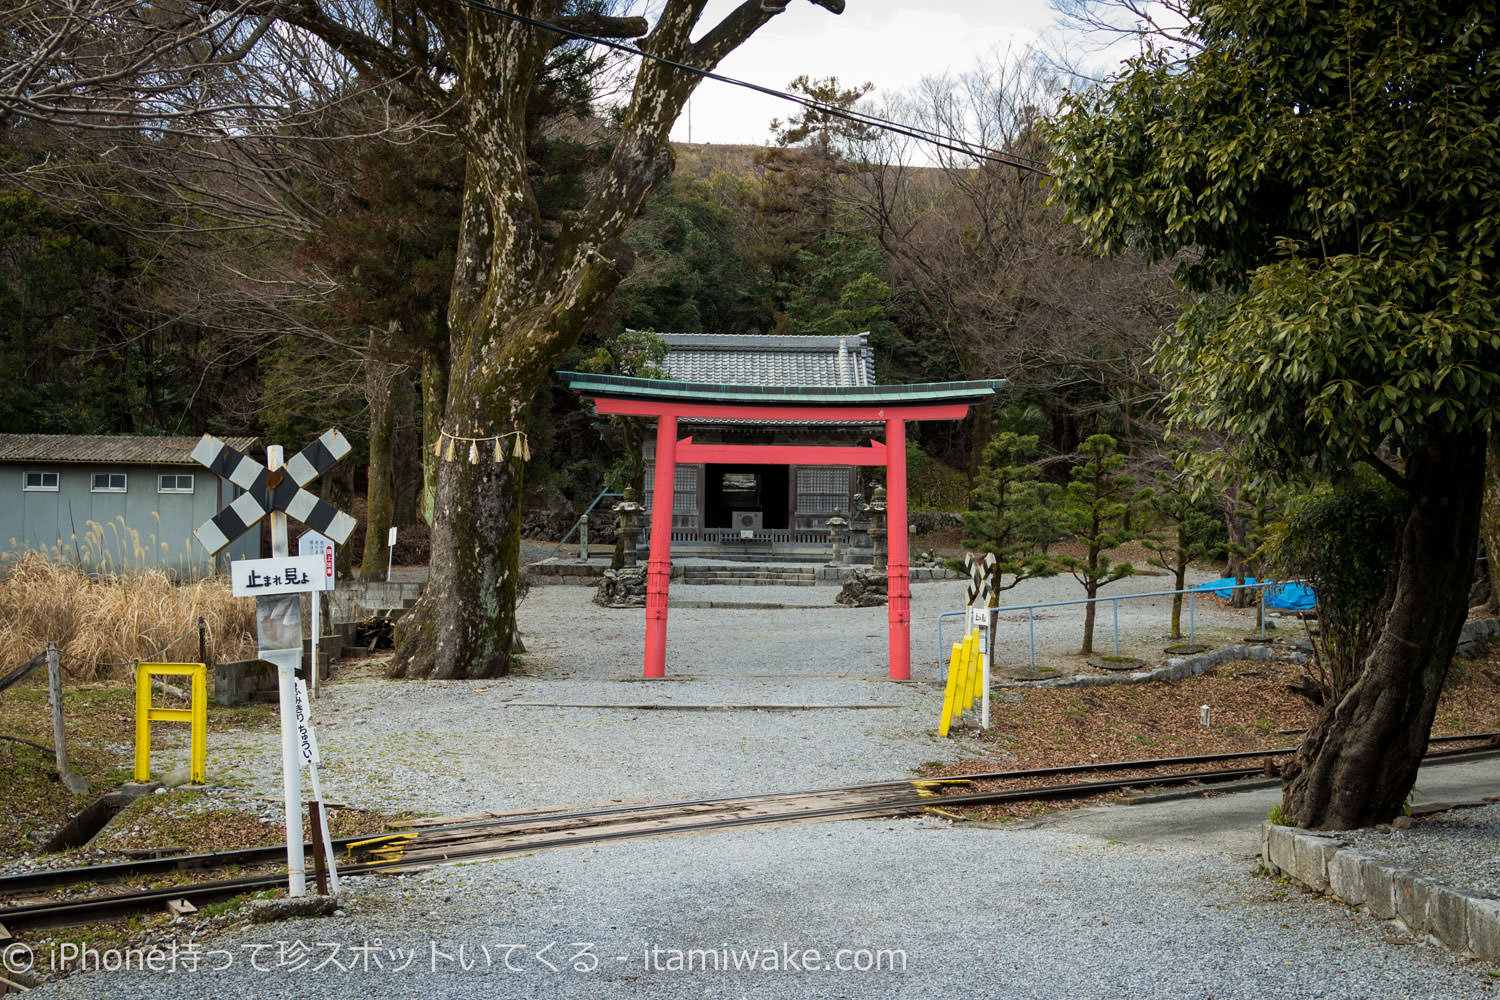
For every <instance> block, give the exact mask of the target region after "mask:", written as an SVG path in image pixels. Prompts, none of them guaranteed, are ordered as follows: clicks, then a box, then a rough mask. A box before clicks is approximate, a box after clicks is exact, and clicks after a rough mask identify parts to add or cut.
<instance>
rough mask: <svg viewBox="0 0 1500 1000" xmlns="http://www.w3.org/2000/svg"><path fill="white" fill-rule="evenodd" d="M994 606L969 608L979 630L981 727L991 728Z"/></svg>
mask: <svg viewBox="0 0 1500 1000" xmlns="http://www.w3.org/2000/svg"><path fill="white" fill-rule="evenodd" d="M994 615H995V609H994V608H986V607H980V606H975V607H971V608H969V624H970V626H971V627H972V628H977V629H978V630H979V671H980V673H979V678H980V681H979V687H980V702H979V728H981V729H988V728H990V625H991V622H992V620H993V618H994Z"/></svg>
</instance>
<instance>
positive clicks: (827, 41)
mask: <svg viewBox="0 0 1500 1000" xmlns="http://www.w3.org/2000/svg"><path fill="white" fill-rule="evenodd" d="M738 2H740V0H710V3H709V5H708V12H707V16H706V17H705V18H704V20H703V23H704V24H717V23H718V21H719V20H720V19H721V18H722V17H723V15H724V14H725V13H726V12H727V11H729V10H732V9H733V8H734V6H735V4H737V3H738ZM1052 20H1053V14H1052V11H1051V9H1050V8H1049V7H1048V5H1047V0H848V3H847V6H846V7H845V9H844V12H843V13H842V14H838V15H834V14H831V13H829V12H828V11H826V10H824V9H823V8H822V7H818V6H815V5H814V4H812V3H810V2H808V0H792V2H791V3H790V4H789V5H788V6H787V9H786V12H785V13H782V14H779V15H777V16H776V17H774V18H772V19H771V22H770V23H769V24H767V25H766V26H765V27H764V28H762V29H761V30H760V31H758V32H757V33H756V34H755V35H754V37H752V38H751V39H750V40H749V41H748V42H746V43H745V44H744V45H742V46H740V48H739V49H738V50H737V51H735V52H734V53H732V54H731V55H730V56H729V57H728V58H727V59H725V60H724V61H723V62H722V63H721V64H720V65H719V68H718V72H720V73H722V74H724V75H725V76H732V77H736V78H738V79H741V80H748V81H750V82H751V83H757V84H760V85H762V86H766V87H773V88H775V89H777V90H785V89H786V86H787V84H788V83H790V82H791V81H792V80H793V79H794V78H796V77H797V76H800V75H802V74H804V73H805V74H807V75H808V76H810V77H814V78H817V77H824V76H836V77H838V78H839V82H840V83H841V84H843V85H845V86H853V85H856V84H860V83H865V82H867V81H868V82H869V83H873V84H874V85H875V88H876V89H875V96H876V97H877V98H878V97H880V96H882V95H885V94H895V93H899V92H901V91H903V90H907V89H910V88H911V87H912V86H913V85H914V84H915V83H916V82H917V81H918V80H920V79H921V78H922V77H924V76H931V75H937V74H940V73H942V72H943V71H944V70H951V71H952V72H953V73H954V74H958V73H962V72H965V71H967V70H970V69H972V68H974V66H975V64H976V62H977V61H978V60H979V59H980V58H981V57H983V56H986V55H989V54H992V53H994V52H996V51H1000V52H1004V51H1005V50H1007V49H1015V50H1017V51H1019V50H1021V49H1023V48H1024V47H1025V46H1027V45H1028V44H1030V43H1032V42H1035V41H1036V40H1037V38H1038V36H1039V35H1040V34H1041V32H1042V31H1043V30H1045V29H1046V28H1047V27H1048V25H1050V24H1051V23H1052ZM795 110H796V108H795V106H794V105H791V104H788V103H787V102H785V101H779V100H776V99H774V98H771V97H766V96H764V95H760V94H753V93H751V92H749V91H746V90H744V89H743V88H740V87H732V86H729V85H727V84H723V83H718V82H715V81H713V80H704V81H703V82H702V83H701V84H699V85H698V89H697V91H696V92H695V93H694V95H693V98H692V100H691V102H690V103H689V105H688V111H687V113H686V114H684V115H683V116H682V117H681V118H680V119H678V122H677V128H676V129H675V130H674V131H673V132H672V138H674V139H677V140H680V141H687V140H689V138H691V141H693V142H715V143H756V144H759V143H765V142H766V141H767V139H768V137H769V135H770V127H769V123H770V121H771V119H772V118H778V117H780V118H785V117H786V116H787V115H788V114H789V113H793V112H795Z"/></svg>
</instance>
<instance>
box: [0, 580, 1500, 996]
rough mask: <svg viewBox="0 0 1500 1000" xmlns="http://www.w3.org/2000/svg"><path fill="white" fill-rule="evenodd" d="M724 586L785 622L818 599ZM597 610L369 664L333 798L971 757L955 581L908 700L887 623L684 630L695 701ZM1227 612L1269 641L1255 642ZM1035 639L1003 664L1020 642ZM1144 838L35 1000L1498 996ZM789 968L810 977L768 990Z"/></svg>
mask: <svg viewBox="0 0 1500 1000" xmlns="http://www.w3.org/2000/svg"><path fill="white" fill-rule="evenodd" d="M1119 586H1120V590H1121V592H1124V590H1126V589H1127V588H1135V589H1139V590H1152V589H1160V586H1161V583H1160V580H1158V579H1153V578H1140V579H1135V580H1130V581H1126V582H1125V583H1123V584H1121V585H1119ZM714 589H715V590H716V592H720V593H722V597H721V598H720V599H725V600H728V599H734V598H733V597H732V596H731V595H732V592H733V591H735V590H737V589H738V590H741V591H742V592H751V591H753V596H751V595H750V594H748V593H747V594H746V596H745V597H744V599H747V600H766V599H767V595H768V594H771V593H774V592H775V591H777V590H778V589H779V590H783V591H787V590H791V589H792V588H767V587H755V588H728V587H725V588H714ZM796 589H797V590H799V591H808V590H813V589H815V588H796ZM589 594H590V591H589V590H588V589H587V588H574V587H545V588H536V589H535V590H533V591H532V593H531V595H530V596H529V598H528V599H527V601H526V603H525V605H524V606H523V609H522V625H523V628H524V630H525V635H526V639H527V643H528V646H529V648H530V653H529V654H528V655H527V658H526V673H525V674H524V675H518V676H512V677H508V678H503V679H500V680H495V681H485V682H453V683H449V682H402V683H392V682H386V681H381V680H376V679H370V678H365V679H360V678H359V677H358V673H357V671H353V670H348V671H346V673H345V676H344V677H343V678H340V679H338V680H337V681H336V682H335V683H332V684H330V685H328V686H326V687H325V688H324V692H323V694H322V695H321V696H320V698H319V699H318V701H317V702H316V704H315V706H314V710H313V721H314V723H315V724H316V726H317V727H318V736H319V743H320V745H321V750H322V755H323V761H324V764H323V779H324V785H325V790H326V792H327V795H328V798H330V799H331V800H334V801H340V802H345V803H348V804H350V805H358V806H364V807H385V808H410V809H417V810H422V811H428V812H439V813H454V812H468V811H473V810H479V809H513V808H524V807H533V806H562V805H565V804H569V803H582V802H602V801H611V800H634V799H648V800H668V799H677V798H698V797H704V796H711V795H721V794H733V793H748V792H763V791H773V790H775V791H784V790H789V789H793V788H799V787H820V786H826V785H832V784H843V783H853V782H859V781H868V780H879V779H888V778H892V777H899V776H902V775H905V774H908V773H910V770H911V768H912V767H914V766H915V765H917V764H919V763H921V762H923V761H925V760H932V759H950V758H952V757H954V756H957V755H960V754H962V753H963V752H964V750H965V747H964V744H963V743H962V741H938V740H936V739H935V738H934V737H933V736H932V731H933V729H934V727H935V724H936V718H937V707H938V706H937V702H938V699H939V698H940V697H941V689H940V686H939V683H938V677H939V671H938V667H937V663H936V639H937V636H936V618H937V615H938V614H939V613H940V612H943V611H948V610H953V609H956V608H960V607H962V601H963V586H962V584H961V583H949V584H942V583H940V584H930V585H924V586H919V587H917V588H916V590H915V594H914V600H913V622H914V627H913V653H914V656H913V668H914V670H913V672H914V675H915V676H916V678H917V679H916V680H914V681H912V682H908V683H895V684H893V683H891V682H890V681H888V680H886V679H885V672H886V660H885V644H886V631H885V609H884V608H874V609H842V608H841V609H836V610H835V609H827V608H819V609H811V608H809V609H801V608H799V609H792V610H785V611H764V612H762V611H756V612H744V613H737V612H726V611H723V610H714V609H703V610H695V609H679V610H674V611H673V612H672V617H671V623H670V629H669V645H668V673H669V677H668V679H667V680H665V681H653V682H643V681H641V680H640V679H639V670H640V650H641V642H642V635H643V615H642V614H641V612H639V611H606V610H604V609H599V608H596V607H594V606H593V605H592V604H590V603H588V596H589ZM1071 596H1073V587H1072V585H1071V583H1068V584H1066V585H1065V584H1064V582H1063V581H1057V580H1052V581H1038V582H1036V585H1034V586H1030V587H1028V588H1027V589H1025V590H1023V591H1021V592H1020V593H1016V592H1012V594H1010V595H1009V597H1010V599H1011V600H1010V602H1009V603H1019V602H1020V601H1022V600H1031V601H1040V600H1049V599H1068V598H1070V597H1071ZM1127 609H1129V610H1127ZM1213 614H1214V612H1205V617H1206V618H1208V617H1210V616H1211V615H1213ZM1121 617H1122V625H1124V626H1125V627H1126V629H1127V632H1130V631H1131V630H1134V631H1136V632H1142V633H1150V632H1152V631H1153V630H1155V631H1156V632H1164V631H1165V630H1164V628H1163V624H1164V619H1163V617H1162V613H1161V610H1160V609H1156V610H1155V611H1154V612H1153V611H1148V610H1146V609H1142V608H1139V606H1136V605H1128V604H1127V605H1122V606H1121ZM1222 617H1223V618H1224V623H1223V624H1222V626H1221V627H1223V628H1224V629H1226V630H1227V631H1234V630H1235V629H1237V630H1238V632H1237V634H1239V635H1243V634H1244V621H1245V620H1244V618H1243V617H1242V616H1236V615H1231V614H1223V615H1222ZM1104 620H1105V621H1108V619H1107V618H1105V619H1104ZM1012 624H1014V623H1012ZM1077 624H1078V621H1077V618H1076V616H1070V617H1066V618H1064V617H1063V616H1062V615H1061V614H1060V615H1059V616H1058V618H1057V619H1049V623H1048V626H1047V627H1055V628H1056V629H1057V631H1056V633H1055V640H1054V641H1056V642H1057V643H1059V644H1061V643H1065V642H1066V643H1076V641H1077V633H1076V629H1077ZM1211 627H1213V623H1212V622H1207V621H1206V622H1205V628H1211ZM952 628H953V631H951V632H949V633H948V635H949V637H951V636H952V635H953V634H954V633H955V632H956V629H957V626H956V625H955V626H952ZM1024 629H1025V625H1024V622H1023V623H1022V624H1021V625H1020V626H1019V628H1013V629H1012V630H1011V631H1010V632H1009V633H1007V635H1006V636H1004V637H1003V638H1004V639H1005V640H1006V641H1009V642H1012V643H1014V642H1016V641H1018V639H1019V640H1020V641H1024V637H1025V633H1024V631H1023V630H1024ZM1042 629H1043V625H1042V623H1041V622H1039V623H1038V631H1039V633H1040V632H1041V631H1042ZM1153 641H1156V640H1154V639H1153ZM1023 648H1024V647H1023ZM929 651H931V652H929ZM278 751H279V746H278V742H277V738H276V735H275V734H274V733H245V732H214V733H211V734H210V753H209V773H210V778H211V779H213V780H215V781H224V782H226V783H229V784H232V785H237V786H240V787H241V788H244V789H247V790H249V791H254V792H258V793H260V794H266V795H271V796H279V793H280V777H279V774H280V771H279V754H278ZM162 756H163V759H165V758H166V756H168V755H165V754H164V755H162ZM1179 805H1181V807H1182V808H1184V809H1191V808H1194V804H1192V803H1180V804H1179ZM1168 826H1169V827H1173V828H1174V829H1175V828H1176V826H1175V825H1174V824H1171V823H1170V822H1169V823H1168ZM1426 827H1427V824H1421V825H1419V827H1418V828H1416V829H1414V830H1413V831H1411V832H1412V834H1414V835H1418V836H1419V835H1420V834H1421V833H1422V832H1424V831H1425V828H1426ZM1118 836H1120V834H1119V832H1118V831H1111V832H1109V833H1107V834H1104V835H1087V834H1083V833H1080V832H1072V831H1069V830H1068V828H1067V820H1066V818H1054V820H1053V821H1052V822H1050V823H1048V824H1047V825H1045V826H1041V825H1038V826H1026V825H1020V824H1018V825H1015V826H1007V827H1004V828H1000V829H993V828H977V827H974V826H962V825H961V826H957V827H953V826H949V825H948V824H947V823H946V822H942V821H938V820H935V819H931V818H929V819H924V820H903V821H854V822H844V823H837V824H818V825H812V824H809V825H798V826H786V827H780V828H776V829H762V830H741V831H733V832H726V833H722V834H713V835H705V836H700V837H692V838H678V839H672V840H660V841H638V842H633V843H623V844H615V845H608V846H600V847H597V848H580V849H576V850H569V851H558V852H548V853H544V854H538V855H533V856H528V857H521V858H514V859H508V860H504V861H496V862H482V863H471V864H464V865H456V866H454V867H450V868H445V869H440V870H435V871H432V872H428V873H421V874H416V875H411V876H405V877H396V878H391V879H388V880H382V881H379V882H375V881H370V882H365V883H356V884H355V885H354V887H353V890H352V891H353V895H352V897H351V899H350V900H349V902H348V906H347V912H346V914H345V915H344V916H342V917H333V918H327V919H323V920H316V921H312V920H302V921H291V922H286V923H281V924H271V925H254V926H250V927H245V928H242V929H240V930H237V931H234V932H232V933H231V934H230V935H228V936H227V937H218V938H214V939H211V940H208V941H206V942H204V943H202V945H201V948H200V950H199V951H198V952H197V955H198V957H199V960H200V962H201V964H200V965H199V966H198V967H197V969H196V970H195V971H194V970H189V969H188V967H187V962H188V961H189V959H187V958H186V957H184V955H186V954H190V953H183V952H179V953H178V959H177V962H178V964H177V965H176V966H175V970H176V971H174V972H169V974H162V972H160V971H157V972H146V973H141V972H139V971H129V970H127V971H124V972H116V973H111V972H97V973H84V974H79V975H75V976H73V977H70V978H69V979H67V980H64V981H62V982H59V983H55V984H50V985H47V986H45V987H43V988H41V989H39V990H37V991H35V992H34V994H33V995H35V996H37V997H39V998H40V997H73V998H85V997H136V996H139V997H151V998H164V1000H176V998H184V1000H185V998H190V997H191V998H204V997H226V998H228V997H233V998H242V997H245V998H259V997H265V998H271V997H276V998H281V997H304V996H316V997H360V998H362V1000H378V998H385V997H392V998H395V997H403V998H404V997H412V996H422V997H438V998H445V997H454V998H460V997H462V998H469V997H475V996H486V997H517V998H521V997H525V998H534V997H542V996H545V997H549V998H550V997H560V998H570V997H580V998H583V997H587V998H596V997H616V996H619V997H636V996H649V997H652V998H668V1000H670V998H688V997H694V998H697V997H776V998H782V997H788V998H812V997H856V996H894V997H924V998H925V997H933V996H938V997H950V996H951V997H960V996H962V997H970V996H972V997H995V998H1005V1000H1023V998H1028V997H1049V998H1053V997H1067V998H1069V1000H1073V998H1094V997H1098V998H1101V1000H1102V998H1110V1000H1114V998H1118V997H1124V996H1132V997H1217V998H1227V997H1244V998H1256V1000H1263V998H1279V997H1287V998H1292V997H1296V998H1304V997H1339V998H1345V997H1370V998H1385V997H1391V998H1396V997H1400V998H1414V997H1443V998H1467V997H1480V996H1491V995H1493V992H1494V990H1495V988H1496V987H1495V983H1496V980H1494V979H1493V978H1491V977H1490V976H1489V975H1488V970H1486V969H1485V968H1484V967H1482V966H1479V965H1477V964H1474V963H1466V962H1463V961H1462V960H1460V959H1457V958H1454V957H1453V956H1452V955H1450V954H1449V953H1447V952H1446V951H1444V950H1442V949H1440V948H1435V947H1429V946H1427V945H1424V944H1422V943H1420V942H1415V941H1413V940H1411V939H1407V938H1403V937H1398V936H1396V935H1395V933H1394V932H1393V931H1391V930H1390V929H1389V928H1387V927H1385V926H1383V925H1381V924H1379V923H1378V922H1377V921H1375V920H1373V918H1369V917H1366V916H1362V915H1360V914H1358V913H1355V912H1353V911H1351V910H1348V909H1347V908H1342V907H1337V906H1333V905H1330V904H1328V903H1326V902H1325V901H1321V900H1318V899H1315V898H1313V897H1309V896H1305V895H1304V894H1302V893H1299V892H1296V891H1289V890H1287V889H1286V888H1285V887H1282V886H1278V885H1276V884H1275V883H1274V882H1272V881H1271V880H1269V879H1265V878H1261V877H1257V876H1254V875H1253V874H1252V872H1253V869H1254V867H1255V866H1254V863H1253V861H1252V859H1250V858H1247V857H1245V856H1243V855H1235V854H1226V853H1224V852H1223V851H1222V850H1220V849H1214V848H1210V847H1206V846H1197V847H1195V846H1193V845H1192V844H1191V843H1183V842H1174V843H1172V844H1171V846H1164V845H1160V844H1157V845H1152V844H1149V843H1135V844H1123V843H1121V842H1120V841H1119V840H1118V839H1116V838H1117V837H1118ZM511 945H520V946H522V947H519V948H516V949H514V950H508V946H511ZM549 946H550V947H549ZM783 946H785V948H786V949H788V950H787V951H783ZM653 947H654V948H656V949H657V951H656V952H655V953H654V956H655V957H654V958H652V957H651V956H652V954H653V953H652V952H651V951H650V949H651V948H653ZM460 948H462V949H463V950H462V952H460ZM724 948H729V949H756V948H758V949H774V952H767V951H761V952H758V953H756V955H755V960H756V962H757V964H758V965H759V966H760V970H759V971H755V972H750V971H744V970H739V971H719V972H705V971H702V970H701V969H699V970H696V971H687V970H684V969H681V968H679V967H674V966H676V963H679V962H686V961H687V957H686V955H685V954H684V952H685V950H687V949H710V950H714V951H716V952H718V950H719V949H724ZM808 948H815V949H818V950H819V952H820V953H821V954H820V958H821V959H822V960H826V961H829V962H834V961H837V960H839V957H840V956H839V950H840V949H853V951H852V952H851V953H849V954H847V955H844V956H842V957H843V959H844V960H845V961H846V963H847V962H853V963H855V964H859V963H864V962H870V961H876V960H881V955H880V954H878V953H880V952H881V950H882V949H884V950H886V951H885V953H884V956H883V960H884V961H885V962H886V963H887V964H890V963H892V962H895V963H896V964H898V965H899V964H900V963H899V961H898V953H899V955H900V956H902V957H904V963H905V966H904V968H897V969H896V970H894V971H892V970H891V969H889V968H884V969H881V970H879V971H869V972H863V973H862V972H859V971H847V970H844V971H840V970H832V971H823V970H819V971H809V970H808V969H807V968H806V966H807V965H808V964H809V962H808V956H807V954H806V952H805V951H803V950H802V949H808ZM861 949H865V950H863V951H862V950H861ZM538 952H540V953H541V954H540V957H538ZM773 953H774V955H775V956H776V964H778V965H781V964H783V963H784V957H785V956H786V955H788V954H794V955H795V957H796V961H797V964H798V966H799V968H798V969H796V970H788V969H781V970H780V971H766V970H765V966H766V965H767V964H769V962H770V958H769V957H768V956H769V955H771V954H773ZM507 955H508V956H509V958H510V964H511V966H512V967H513V968H511V969H508V968H506V964H505V958H506V956H507ZM10 957H11V958H12V960H14V956H10ZM168 957H169V956H168ZM718 957H720V959H721V960H722V957H723V956H722V952H720V953H719V955H718ZM744 957H745V953H743V952H742V953H741V958H742V960H743V958H744ZM696 960H697V961H699V962H700V963H701V962H702V961H704V960H705V955H704V954H703V953H701V952H700V953H699V954H698V955H697V957H696ZM47 961H48V957H47V956H42V966H43V967H45V966H46V963H47ZM137 963H139V957H138V958H137ZM547 963H550V964H552V965H554V966H557V967H558V969H557V971H553V970H551V969H549V968H548V966H547ZM575 964H576V965H577V966H579V967H580V968H574V965H575ZM221 966H224V967H223V968H219V967H221ZM319 966H321V967H319ZM400 966H404V968H397V967H400ZM160 967H161V966H160V964H159V962H158V968H160ZM169 968H170V967H169ZM216 969H217V970H218V971H214V970H216Z"/></svg>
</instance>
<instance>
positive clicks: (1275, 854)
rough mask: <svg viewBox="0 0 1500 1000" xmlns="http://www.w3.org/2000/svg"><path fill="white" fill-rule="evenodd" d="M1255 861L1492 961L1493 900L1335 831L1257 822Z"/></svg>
mask: <svg viewBox="0 0 1500 1000" xmlns="http://www.w3.org/2000/svg"><path fill="white" fill-rule="evenodd" d="M1260 856H1261V861H1262V862H1264V864H1265V866H1266V867H1267V868H1269V869H1270V870H1271V871H1272V872H1273V873H1279V874H1284V875H1286V876H1288V877H1289V878H1291V880H1292V881H1293V882H1296V883H1297V884H1298V885H1300V886H1302V887H1303V888H1304V889H1309V890H1311V891H1313V892H1317V893H1322V894H1324V895H1327V896H1332V897H1333V898H1334V899H1337V900H1339V901H1341V902H1344V903H1348V904H1349V905H1350V906H1357V907H1359V908H1361V909H1363V910H1365V911H1367V912H1369V913H1371V914H1373V915H1374V916H1377V917H1379V918H1380V919H1382V920H1393V921H1395V922H1397V923H1399V924H1401V925H1402V926H1404V927H1405V928H1406V929H1407V930H1409V931H1411V932H1412V933H1415V934H1422V935H1426V936H1428V937H1430V938H1432V939H1433V940H1435V941H1437V942H1438V943H1440V944H1442V945H1444V946H1445V947H1448V948H1450V949H1452V950H1453V951H1455V952H1458V953H1459V954H1462V955H1472V956H1473V957H1475V958H1478V959H1481V960H1483V961H1486V962H1500V899H1495V898H1494V897H1492V896H1487V895H1484V894H1482V893H1476V892H1468V891H1465V890H1462V889H1455V888H1453V887H1452V886H1448V885H1443V884H1442V883H1440V882H1433V881H1430V880H1428V879H1424V878H1421V877H1419V876H1418V875H1417V874H1416V873H1414V872H1412V871H1410V870H1409V869H1406V868H1397V867H1394V866H1392V865H1388V864H1385V863H1383V862H1381V861H1379V860H1378V859H1376V858H1372V857H1370V856H1369V855H1367V854H1361V853H1360V852H1358V851H1356V850H1354V849H1353V848H1351V847H1350V846H1349V845H1348V843H1346V842H1345V841H1343V840H1340V839H1339V838H1338V837H1336V836H1330V835H1328V834H1320V833H1313V832H1310V831H1307V830H1302V829H1299V828H1297V827H1294V826H1279V825H1277V824H1275V823H1272V822H1269V821H1267V822H1264V823H1262V824H1261V850H1260Z"/></svg>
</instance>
